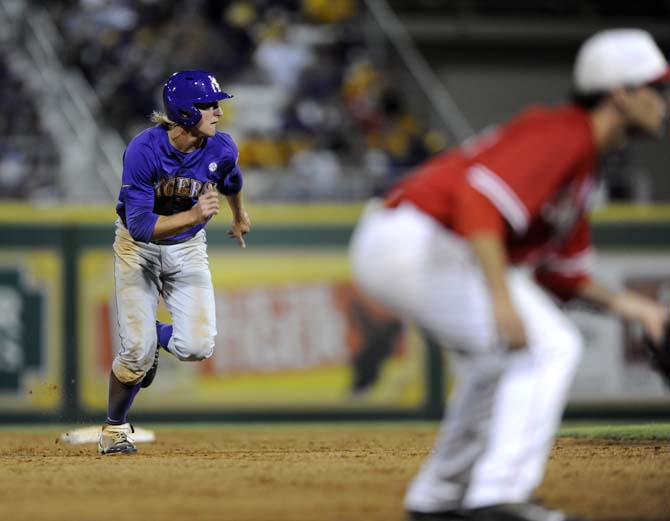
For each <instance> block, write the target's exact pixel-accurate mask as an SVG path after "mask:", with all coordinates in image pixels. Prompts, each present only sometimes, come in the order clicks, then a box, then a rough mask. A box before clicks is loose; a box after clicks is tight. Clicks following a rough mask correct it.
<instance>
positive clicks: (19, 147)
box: [0, 53, 58, 199]
mask: <svg viewBox="0 0 670 521" xmlns="http://www.w3.org/2000/svg"><path fill="white" fill-rule="evenodd" d="M0 77H2V78H3V81H2V82H0V151H1V152H0V199H39V198H49V197H53V196H54V195H56V194H57V182H56V177H57V171H56V168H55V167H54V165H57V164H58V152H57V150H56V148H55V146H54V144H53V142H52V140H51V139H50V137H49V136H48V135H47V134H46V133H45V132H44V131H43V129H42V127H41V124H40V118H39V114H38V110H39V108H40V107H39V105H38V104H37V103H36V100H34V99H33V97H32V96H31V95H30V91H29V89H28V88H27V86H26V85H25V84H24V83H23V82H22V81H21V80H20V79H19V78H18V75H16V74H15V73H14V72H13V71H12V70H11V67H9V64H8V63H7V61H6V59H5V57H4V56H3V55H2V54H1V53H0Z"/></svg>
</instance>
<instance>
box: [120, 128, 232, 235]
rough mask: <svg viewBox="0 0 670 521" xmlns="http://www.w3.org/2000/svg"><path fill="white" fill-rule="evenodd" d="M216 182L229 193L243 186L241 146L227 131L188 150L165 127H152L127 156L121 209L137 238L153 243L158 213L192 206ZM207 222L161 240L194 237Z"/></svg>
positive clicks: (122, 185)
mask: <svg viewBox="0 0 670 521" xmlns="http://www.w3.org/2000/svg"><path fill="white" fill-rule="evenodd" d="M214 186H216V188H217V190H218V191H219V192H221V193H222V194H224V195H233V194H236V193H238V192H239V191H240V190H241V189H242V172H240V169H239V168H238V166H237V146H235V143H234V142H233V139H232V138H231V137H230V136H229V135H228V134H225V133H223V132H217V133H216V134H215V135H214V136H213V137H211V138H207V139H205V140H204V141H203V144H202V146H200V147H199V148H197V149H196V150H194V151H193V152H191V153H188V154H185V153H183V152H180V151H179V150H177V149H176V148H174V147H173V146H172V145H171V144H170V141H169V139H168V133H167V131H166V129H165V127H162V126H160V125H158V126H155V127H152V128H148V129H146V130H144V131H142V132H140V133H139V134H138V135H137V136H135V137H134V138H133V139H132V140H131V142H130V143H129V144H128V148H127V149H126V152H125V154H124V156H123V179H122V181H121V191H120V193H119V202H118V203H117V205H116V213H117V214H118V215H119V217H120V218H121V220H122V221H123V224H124V225H125V226H126V228H128V231H129V232H130V235H131V236H132V238H133V239H135V240H136V241H141V242H149V241H150V240H151V235H152V234H153V230H154V226H155V225H156V221H157V220H158V216H159V215H173V214H175V213H179V212H183V211H185V210H189V209H191V207H192V206H193V205H194V204H195V203H196V202H197V201H198V196H199V195H200V194H201V193H203V192H205V190H207V188H208V187H212V188H213V187H214ZM205 224H206V223H202V224H198V225H196V226H194V227H193V228H191V229H190V230H187V231H185V232H182V233H180V234H178V235H174V236H172V237H169V238H166V239H162V240H161V241H160V242H161V244H169V243H171V242H174V243H177V242H181V241H183V240H184V239H188V238H189V237H192V236H194V235H195V234H196V233H198V232H199V231H200V230H201V229H202V228H204V227H205Z"/></svg>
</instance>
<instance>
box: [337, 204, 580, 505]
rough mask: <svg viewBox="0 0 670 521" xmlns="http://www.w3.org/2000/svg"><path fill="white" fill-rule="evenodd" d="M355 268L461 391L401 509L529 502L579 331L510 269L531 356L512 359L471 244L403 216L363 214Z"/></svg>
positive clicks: (373, 209) (415, 213)
mask: <svg viewBox="0 0 670 521" xmlns="http://www.w3.org/2000/svg"><path fill="white" fill-rule="evenodd" d="M350 259H351V264H352V269H353V272H354V277H355V279H356V281H357V282H358V284H360V286H361V287H362V288H363V289H364V290H365V291H367V292H368V293H369V294H370V295H371V296H372V297H374V298H376V299H377V300H378V301H380V302H381V303H382V304H385V305H386V306H387V307H388V308H390V309H391V310H393V311H395V312H398V313H399V314H401V315H403V316H404V317H405V318H406V319H408V320H410V321H412V322H414V323H416V324H417V325H418V326H420V327H422V328H425V329H426V330H427V331H429V332H430V333H431V334H432V335H433V336H434V337H435V338H436V339H437V340H438V341H440V342H441V343H442V344H443V345H445V346H448V348H449V351H450V362H451V363H450V366H451V367H452V369H453V372H454V374H453V377H454V378H455V383H456V387H455V389H454V393H453V396H452V397H451V398H450V401H449V405H448V408H447V411H446V414H445V417H444V419H443V422H442V426H441V429H440V432H439V434H438V437H437V441H436V444H435V447H434V450H433V452H432V453H431V455H430V456H429V458H428V459H427V461H426V462H425V463H424V465H423V467H422V468H421V470H420V471H419V473H418V475H417V476H416V477H415V479H414V480H413V482H412V483H411V485H410V487H409V489H408V491H407V494H406V497H405V506H406V508H407V509H408V510H413V511H418V512H435V511H441V510H448V509H452V508H456V507H459V508H463V507H464V508H476V507H483V506H487V505H493V504H499V503H510V502H522V501H527V500H528V499H529V497H530V495H531V493H532V491H533V490H534V489H535V487H536V486H537V485H538V484H539V483H540V481H541V480H542V477H543V474H544V468H545V465H546V461H547V459H548V456H549V451H550V450H551V446H552V442H553V437H554V434H555V432H556V430H557V429H558V426H559V423H560V419H561V416H562V413H563V409H564V406H565V402H566V400H567V394H568V391H569V386H570V383H571V381H572V378H573V376H574V372H575V370H576V367H577V364H578V362H579V359H580V355H581V351H582V340H581V337H580V335H579V333H578V331H577V330H576V328H575V327H574V326H573V325H572V324H571V322H570V321H569V320H568V318H567V317H566V316H565V315H564V314H563V313H562V312H561V311H560V310H559V308H558V307H557V306H556V305H555V304H554V302H553V301H552V300H551V298H550V297H549V296H548V295H547V294H546V293H545V292H544V291H543V290H542V289H541V288H540V287H539V286H538V285H537V284H536V283H535V282H534V281H533V279H532V278H531V276H530V275H529V274H528V273H527V272H525V271H523V270H521V269H518V268H511V269H510V270H509V273H508V285H509V289H510V293H511V297H512V300H513V302H514V305H515V306H516V309H517V312H518V313H519V315H520V316H521V319H522V320H523V323H524V326H525V328H526V334H527V337H528V341H529V345H528V346H527V347H526V348H525V349H522V350H518V351H513V352H510V351H507V350H506V349H505V347H504V346H503V345H501V343H500V342H499V341H498V339H497V334H496V329H495V323H494V318H493V314H492V308H491V302H490V300H489V292H488V289H487V286H486V282H485V280H484V277H483V274H482V273H481V271H480V269H479V266H478V263H477V262H476V260H475V257H474V254H473V253H472V252H471V250H470V248H469V245H468V243H467V241H465V240H464V239H462V238H461V237H459V236H457V235H455V234H454V233H452V232H450V231H449V230H447V229H445V228H444V227H443V226H441V225H440V224H439V223H437V222H436V221H435V220H433V219H432V218H431V217H429V216H427V215H426V214H424V213H422V212H421V211H419V210H418V209H416V208H415V207H414V206H412V205H410V204H404V205H402V206H400V207H399V208H396V209H387V208H383V207H380V206H379V205H378V204H377V205H375V204H374V203H371V204H369V205H368V207H367V208H366V211H365V213H364V215H363V217H362V218H361V221H360V223H359V224H358V226H357V228H356V230H355V232H354V235H353V237H352V241H351V246H350Z"/></svg>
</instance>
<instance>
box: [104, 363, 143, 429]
mask: <svg viewBox="0 0 670 521" xmlns="http://www.w3.org/2000/svg"><path fill="white" fill-rule="evenodd" d="M141 385H142V384H141V383H136V384H134V385H128V384H124V383H123V382H121V381H119V379H118V378H117V377H116V375H115V374H114V371H110V373H109V401H108V402H107V421H106V422H105V423H108V424H109V425H121V424H123V423H126V422H127V421H128V420H127V419H126V417H127V416H128V411H130V406H131V405H132V404H133V400H134V399H135V396H136V395H137V393H138V392H139V390H140V387H141Z"/></svg>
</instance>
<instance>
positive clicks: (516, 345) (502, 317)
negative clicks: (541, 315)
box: [493, 299, 528, 350]
mask: <svg viewBox="0 0 670 521" xmlns="http://www.w3.org/2000/svg"><path fill="white" fill-rule="evenodd" d="M493 313H494V316H495V321H496V330H497V332H498V338H499V339H500V341H501V342H502V343H503V344H505V345H506V346H507V348H508V349H510V350H515V349H523V348H524V347H526V345H527V344H528V339H527V338H526V330H525V328H524V326H523V321H522V320H521V317H519V315H518V313H517V312H516V309H514V306H513V305H512V303H511V302H510V301H509V300H508V299H494V301H493Z"/></svg>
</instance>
